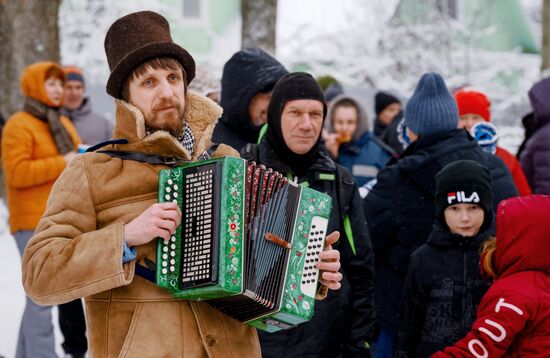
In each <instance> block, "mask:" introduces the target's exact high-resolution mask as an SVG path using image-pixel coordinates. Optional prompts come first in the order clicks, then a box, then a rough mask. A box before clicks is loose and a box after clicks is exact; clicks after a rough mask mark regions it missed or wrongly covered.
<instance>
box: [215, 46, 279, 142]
mask: <svg viewBox="0 0 550 358" xmlns="http://www.w3.org/2000/svg"><path fill="white" fill-rule="evenodd" d="M286 73H288V72H287V70H286V69H285V68H284V66H283V65H281V64H280V63H279V61H277V60H276V59H275V58H273V57H271V56H270V55H269V54H268V53H267V52H265V51H263V50H262V49H260V48H248V49H244V50H241V51H239V52H237V53H235V54H234V55H233V56H232V57H231V58H230V59H229V61H227V63H226V64H225V66H224V67H223V74H222V92H221V99H220V105H221V106H222V108H223V114H222V117H221V119H220V120H219V122H218V124H217V125H216V128H215V129H214V133H213V134H212V141H213V142H215V143H224V144H227V145H229V146H231V147H233V148H235V149H236V150H238V151H240V150H241V149H242V148H244V147H245V146H246V145H247V144H248V143H256V142H257V141H258V136H259V134H260V129H261V128H262V126H263V125H264V124H265V122H266V121H267V106H268V105H269V100H270V98H271V90H272V89H273V86H274V85H275V82H277V80H278V79H279V78H281V77H282V76H283V75H285V74H286Z"/></svg>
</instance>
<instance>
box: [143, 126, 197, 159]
mask: <svg viewBox="0 0 550 358" xmlns="http://www.w3.org/2000/svg"><path fill="white" fill-rule="evenodd" d="M152 133H154V131H153V130H151V129H149V128H145V135H150V134H152ZM176 139H177V141H178V142H180V144H181V145H182V146H183V147H184V148H185V149H187V151H189V153H190V154H191V155H193V152H194V151H195V135H194V134H193V131H192V130H191V128H190V127H189V126H188V125H187V123H186V124H185V129H184V130H183V134H182V135H181V136H179V137H178V138H176Z"/></svg>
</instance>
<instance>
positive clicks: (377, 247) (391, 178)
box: [364, 73, 518, 356]
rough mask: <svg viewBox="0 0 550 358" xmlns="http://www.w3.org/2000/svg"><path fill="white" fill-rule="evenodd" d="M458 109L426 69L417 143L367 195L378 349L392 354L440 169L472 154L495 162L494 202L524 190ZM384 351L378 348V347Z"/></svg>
mask: <svg viewBox="0 0 550 358" xmlns="http://www.w3.org/2000/svg"><path fill="white" fill-rule="evenodd" d="M457 123H458V110H457V107H456V103H455V101H454V99H453V97H452V96H451V94H450V93H449V91H448V90H447V87H446V86H445V83H444V81H443V79H442V78H441V76H439V75H438V74H435V73H428V74H425V75H424V76H423V77H422V79H421V80H420V82H419V83H418V86H417V87H416V90H415V93H414V94H413V96H412V97H411V99H410V100H409V102H408V103H407V106H406V108H405V126H406V128H407V129H406V130H407V135H408V136H409V138H411V140H412V144H411V145H410V146H409V147H408V148H407V149H406V150H405V151H404V152H403V153H402V154H401V157H400V158H399V159H397V160H395V161H393V163H392V162H390V164H388V166H387V167H386V168H384V169H382V170H381V171H380V172H379V173H378V177H377V183H376V185H375V186H374V188H373V189H372V190H371V191H370V192H369V194H368V195H367V197H366V198H365V201H364V207H365V218H366V220H367V225H368V228H369V232H370V235H371V238H372V244H373V248H374V253H375V271H376V278H375V282H374V292H375V307H376V315H377V316H376V322H377V324H378V326H379V328H380V334H379V339H378V342H379V343H378V344H377V347H376V350H377V351H378V350H382V351H384V352H385V353H386V354H389V356H391V354H392V352H393V346H394V343H395V338H396V334H397V331H398V328H399V326H400V324H401V321H400V319H401V318H400V317H399V310H400V302H401V296H402V292H403V285H404V281H405V275H406V273H407V266H408V264H409V257H410V255H411V254H412V252H413V251H415V250H416V249H417V248H418V247H419V246H420V245H422V244H424V243H425V242H426V240H427V238H428V236H429V234H430V232H431V230H432V224H433V222H434V219H435V207H434V193H435V174H436V173H437V172H439V171H440V170H441V169H442V168H443V167H444V166H445V165H447V164H449V163H451V162H454V161H457V160H460V159H470V160H474V161H476V162H479V163H481V164H483V165H485V166H487V167H488V168H489V171H490V174H491V182H492V184H491V187H492V190H493V206H494V208H495V210H496V206H497V204H498V203H499V202H500V201H501V200H503V199H506V198H509V197H511V196H516V195H518V193H517V190H516V187H515V185H514V182H513V180H512V177H511V175H510V172H509V171H508V169H507V168H506V166H505V165H504V163H503V162H502V160H500V159H499V158H497V157H496V156H493V155H490V154H487V153H485V152H484V151H483V150H482V149H481V148H480V147H479V146H478V145H477V143H476V142H475V141H474V139H473V138H471V137H470V136H469V135H468V134H467V133H466V131H464V130H462V129H456V127H457ZM377 355H378V352H377Z"/></svg>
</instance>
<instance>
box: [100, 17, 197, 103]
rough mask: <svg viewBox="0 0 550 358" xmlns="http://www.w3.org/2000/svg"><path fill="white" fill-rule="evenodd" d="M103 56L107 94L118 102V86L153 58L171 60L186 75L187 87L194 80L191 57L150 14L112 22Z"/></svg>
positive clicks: (161, 19)
mask: <svg viewBox="0 0 550 358" xmlns="http://www.w3.org/2000/svg"><path fill="white" fill-rule="evenodd" d="M105 54H106V55H107V61H108V63H109V69H110V70H111V75H110V76H109V80H108V81H107V93H108V94H110V95H111V96H113V97H115V98H118V99H121V98H122V94H121V92H122V86H123V85H124V81H126V78H127V77H128V75H130V73H132V71H133V70H134V69H135V68H136V67H138V66H139V65H141V64H142V63H144V62H147V61H149V60H152V59H154V58H156V57H172V58H174V59H176V60H177V61H179V63H181V65H182V66H183V69H184V71H185V73H186V77H187V83H189V82H191V80H192V79H193V78H194V77H195V61H194V60H193V57H191V55H190V54H189V52H187V51H186V50H185V49H183V48H182V47H181V46H179V45H177V44H176V43H174V41H172V37H171V36H170V26H169V25H168V21H166V19H165V18H164V17H162V16H161V15H159V14H157V13H155V12H152V11H140V12H134V13H132V14H129V15H126V16H123V17H121V18H120V19H118V20H117V21H115V22H114V23H113V24H112V25H111V27H110V28H109V30H108V31H107V35H106V36H105Z"/></svg>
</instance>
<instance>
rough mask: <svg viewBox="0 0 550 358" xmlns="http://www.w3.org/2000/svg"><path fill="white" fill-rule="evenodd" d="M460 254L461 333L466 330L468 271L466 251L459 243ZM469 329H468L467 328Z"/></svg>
mask: <svg viewBox="0 0 550 358" xmlns="http://www.w3.org/2000/svg"><path fill="white" fill-rule="evenodd" d="M460 253H461V255H462V268H463V277H462V280H463V281H462V332H464V330H465V329H466V311H465V309H466V277H467V274H468V272H467V271H468V270H467V268H466V250H464V243H463V242H461V243H460ZM468 329H469V327H468Z"/></svg>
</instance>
